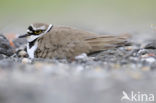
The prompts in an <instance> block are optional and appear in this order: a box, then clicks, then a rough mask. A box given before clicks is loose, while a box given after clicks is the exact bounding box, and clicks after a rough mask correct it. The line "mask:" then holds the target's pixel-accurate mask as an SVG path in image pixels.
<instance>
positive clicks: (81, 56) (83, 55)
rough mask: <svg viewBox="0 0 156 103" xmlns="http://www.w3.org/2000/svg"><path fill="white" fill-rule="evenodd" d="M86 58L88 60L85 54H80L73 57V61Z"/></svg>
mask: <svg viewBox="0 0 156 103" xmlns="http://www.w3.org/2000/svg"><path fill="white" fill-rule="evenodd" d="M86 58H88V56H87V54H86V53H82V54H80V55H78V56H76V57H75V59H86Z"/></svg>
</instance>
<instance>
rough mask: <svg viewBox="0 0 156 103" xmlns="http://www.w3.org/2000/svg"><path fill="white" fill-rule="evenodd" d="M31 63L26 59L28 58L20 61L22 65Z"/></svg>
mask: <svg viewBox="0 0 156 103" xmlns="http://www.w3.org/2000/svg"><path fill="white" fill-rule="evenodd" d="M31 62H32V61H31V60H30V59H28V58H23V59H22V63H23V64H29V63H31Z"/></svg>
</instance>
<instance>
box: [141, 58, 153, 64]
mask: <svg viewBox="0 0 156 103" xmlns="http://www.w3.org/2000/svg"><path fill="white" fill-rule="evenodd" d="M142 60H143V61H146V62H148V63H154V62H156V59H155V58H153V57H148V58H144V59H142Z"/></svg>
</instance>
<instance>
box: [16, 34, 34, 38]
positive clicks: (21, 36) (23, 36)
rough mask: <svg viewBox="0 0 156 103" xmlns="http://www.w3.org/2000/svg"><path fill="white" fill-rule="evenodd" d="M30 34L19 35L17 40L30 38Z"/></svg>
mask: <svg viewBox="0 0 156 103" xmlns="http://www.w3.org/2000/svg"><path fill="white" fill-rule="evenodd" d="M30 35H31V34H24V35H20V36H19V37H18V38H25V37H27V36H30Z"/></svg>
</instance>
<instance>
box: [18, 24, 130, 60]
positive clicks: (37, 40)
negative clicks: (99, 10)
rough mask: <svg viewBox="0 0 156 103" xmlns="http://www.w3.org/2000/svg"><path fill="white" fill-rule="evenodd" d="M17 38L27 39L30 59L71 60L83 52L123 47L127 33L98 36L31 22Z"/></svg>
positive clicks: (73, 29) (88, 52) (127, 36)
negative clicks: (24, 32)
mask: <svg viewBox="0 0 156 103" xmlns="http://www.w3.org/2000/svg"><path fill="white" fill-rule="evenodd" d="M19 38H26V39H27V46H26V49H27V53H28V55H29V58H31V59H33V58H49V59H52V58H56V59H69V60H72V59H74V58H75V57H76V56H78V55H81V54H83V53H86V54H91V53H94V52H98V51H103V50H108V49H112V48H116V47H119V46H124V45H126V44H127V42H128V38H129V35H128V34H122V35H118V36H115V35H100V34H96V33H91V32H88V31H84V30H80V29H77V28H73V27H69V26H54V25H52V24H46V23H33V24H30V25H29V26H28V29H27V33H26V34H23V35H20V36H19Z"/></svg>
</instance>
